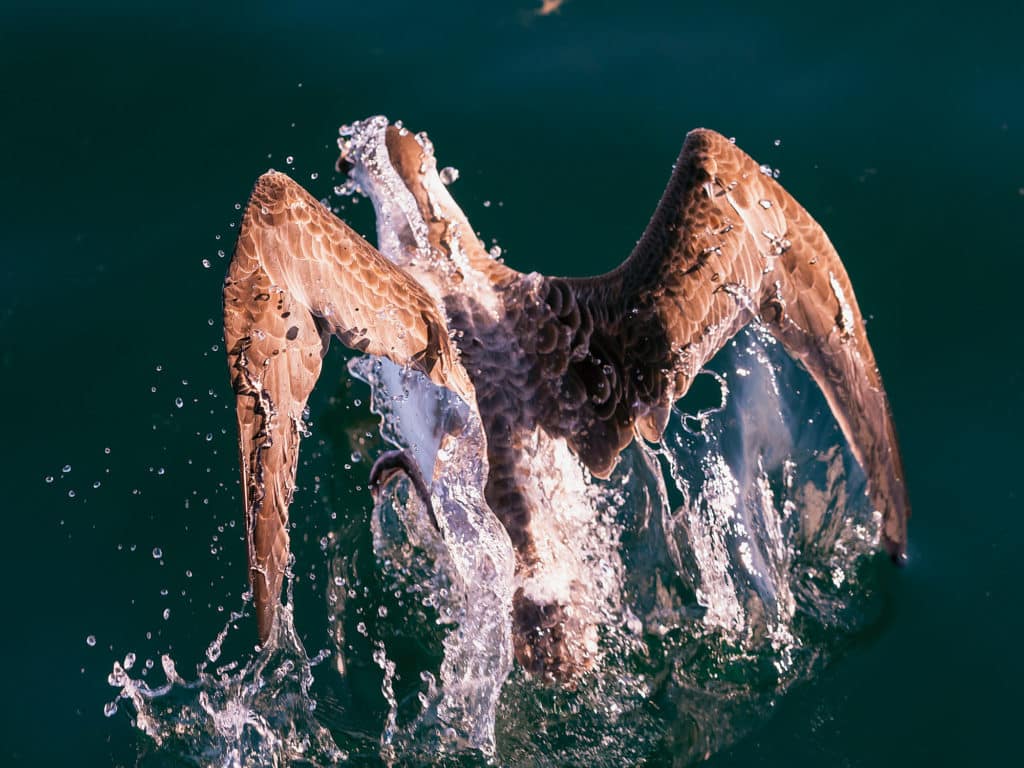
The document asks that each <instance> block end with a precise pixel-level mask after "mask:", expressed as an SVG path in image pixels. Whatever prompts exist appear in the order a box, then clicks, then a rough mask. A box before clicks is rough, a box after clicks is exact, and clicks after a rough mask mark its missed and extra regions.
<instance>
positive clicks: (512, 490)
mask: <svg viewBox="0 0 1024 768" xmlns="http://www.w3.org/2000/svg"><path fill="white" fill-rule="evenodd" d="M386 147H387V155H388V157H389V159H390V166H391V168H392V169H393V170H394V172H395V173H396V174H397V177H398V178H400V179H401V182H402V183H403V184H404V185H405V187H406V188H407V189H408V191H409V192H410V193H411V195H412V199H414V200H415V205H416V207H417V208H418V211H419V216H420V217H421V218H422V220H423V223H424V224H425V225H426V226H425V230H426V232H427V235H426V238H427V241H428V243H427V245H426V246H425V247H424V246H420V250H419V251H415V248H414V246H415V243H413V242H412V240H413V239H414V235H413V233H412V232H411V231H410V232H409V233H407V237H406V238H405V240H403V243H404V245H405V246H406V247H408V249H409V251H410V253H413V252H415V253H418V254H419V255H418V256H415V257H411V258H410V260H409V261H408V262H407V263H406V264H405V265H404V266H402V267H399V266H396V265H395V264H393V263H392V262H390V261H388V260H387V259H386V258H384V257H383V256H382V255H380V254H379V253H378V252H377V251H376V250H375V249H374V248H372V247H371V246H370V245H369V244H367V243H366V242H365V241H364V240H363V239H362V238H360V237H359V236H358V235H356V234H355V233H354V232H353V231H352V230H351V229H349V228H348V227H347V226H346V225H345V224H344V223H343V222H341V221H340V220H338V219H337V218H336V217H334V216H333V215H332V214H331V213H330V212H328V211H327V210H326V209H325V208H324V207H323V206H322V205H320V204H319V203H318V202H317V201H316V200H314V199H313V198H312V197H311V196H309V195H308V194H307V193H306V192H304V191H303V190H302V189H301V188H300V187H299V186H298V185H297V184H295V183H294V182H293V181H291V180H290V179H288V178H287V177H286V176H284V175H282V174H278V173H273V172H271V173H268V174H265V175H264V176H262V177H261V178H260V180H259V181H258V182H257V185H256V189H255V190H254V192H253V196H252V199H251V200H250V202H249V205H248V208H247V209H246V213H245V218H244V220H243V223H242V229H241V233H240V236H239V242H238V246H237V248H236V251H235V255H234V258H233V260H232V262H231V266H230V268H229V273H228V277H227V281H226V284H225V293H224V296H225V336H226V339H227V348H228V358H229V365H230V368H231V375H232V384H233V387H234V389H235V392H236V393H237V397H238V422H239V430H240V453H241V462H242V477H243V494H244V503H245V510H246V523H247V541H248V543H249V568H250V580H251V582H252V585H253V589H254V593H255V603H256V611H257V618H258V624H259V632H260V638H261V640H262V641H265V640H266V639H267V638H268V637H269V635H270V631H271V627H272V623H273V617H274V613H275V610H276V607H277V605H278V602H279V599H280V592H281V585H282V576H283V572H284V568H285V566H286V563H287V558H288V534H287V510H288V504H289V502H290V501H291V496H292V492H293V489H294V483H295V466H296V459H297V454H298V443H299V437H300V434H301V432H302V426H301V414H302V409H303V407H304V406H305V402H306V399H307V397H308V395H309V392H310V391H311V389H312V387H313V384H314V383H315V381H316V378H317V376H318V374H319V371H320V359H321V356H322V355H323V353H324V352H325V350H326V347H327V340H328V337H329V335H331V334H333V335H335V336H337V337H338V338H340V339H341V340H342V341H343V342H344V343H345V344H346V345H348V346H350V347H354V348H357V349H360V350H362V351H366V352H369V353H371V354H375V355H383V356H386V357H389V358H391V359H392V360H394V361H395V362H397V363H399V364H403V365H404V364H409V365H413V366H415V367H417V368H419V369H420V370H422V371H423V372H425V373H427V374H428V375H429V376H430V377H431V379H432V380H433V381H435V382H436V383H438V384H442V385H444V386H447V387H449V388H451V389H453V390H454V391H455V392H456V393H458V394H459V395H460V396H461V397H463V398H464V399H466V400H467V402H471V403H473V402H475V403H476V405H477V407H478V409H479V412H480V416H481V420H482V422H483V425H484V430H485V432H486V436H487V443H488V446H487V448H488V461H489V475H488V480H487V485H486V489H485V492H486V499H487V502H488V504H489V505H490V507H491V509H492V510H493V511H494V512H495V514H496V515H497V516H498V517H499V519H500V520H501V521H502V523H503V524H504V526H505V528H506V530H507V531H508V533H509V536H510V538H511V540H512V543H513V545H514V547H515V549H516V552H517V563H518V566H517V567H518V569H519V571H520V572H521V573H524V574H528V573H529V572H530V570H531V569H532V568H533V567H534V566H535V561H536V556H535V552H534V548H533V539H532V533H531V521H532V520H533V519H534V516H535V515H538V514H543V513H544V510H543V509H536V508H533V506H531V504H532V502H531V496H530V494H529V493H528V486H529V483H530V482H531V480H530V472H531V470H530V467H529V466H528V460H527V457H526V456H525V451H526V448H525V446H526V445H527V444H528V443H529V442H530V439H531V436H532V435H535V434H536V431H537V430H542V431H543V433H544V434H546V435H548V436H550V437H551V438H553V439H560V438H561V439H564V440H565V441H566V442H567V444H568V445H569V447H570V448H571V449H572V451H573V452H574V453H575V454H576V455H577V456H578V457H579V459H580V460H581V461H582V462H583V463H584V464H585V465H586V466H587V467H588V468H589V469H590V470H591V472H592V473H593V474H594V475H596V476H598V477H607V476H608V474H609V473H610V472H611V470H612V468H613V467H614V464H615V462H616V460H617V457H618V455H619V453H620V452H621V451H622V449H623V448H624V447H625V446H627V445H628V444H629V443H630V442H631V441H632V440H633V439H634V437H635V436H636V435H640V436H642V437H643V438H645V439H647V440H649V441H657V440H659V439H660V437H661V435H662V432H663V430H664V428H665V425H666V422H667V419H668V415H669V410H670V408H671V405H672V403H673V402H675V400H677V399H678V398H680V397H682V396H683V395H684V394H685V393H686V391H687V389H688V388H689V386H690V383H691V382H692V380H693V378H694V376H695V375H696V374H697V373H698V371H699V370H700V369H701V368H702V367H703V366H704V364H705V363H706V362H707V361H708V360H709V359H710V358H711V357H712V356H713V355H714V354H715V353H716V352H717V351H718V350H719V349H720V348H721V347H722V345H723V344H724V343H725V342H726V341H727V340H728V339H730V338H731V337H732V336H733V335H734V334H735V333H736V332H737V331H739V330H740V329H741V328H742V327H743V326H744V325H746V324H747V323H749V322H750V321H751V320H753V319H754V318H760V319H761V321H762V322H763V323H764V324H765V325H766V326H767V328H768V329H769V330H770V331H771V332H772V333H773V334H774V335H775V336H776V337H777V338H778V339H779V340H780V341H781V342H782V344H783V346H784V347H785V349H786V350H787V351H788V352H789V354H790V355H792V356H793V357H794V358H796V359H798V360H799V361H801V362H802V363H803V365H804V366H805V367H806V368H807V370H808V371H809V372H810V374H811V375H812V376H813V378H814V380H815V381H816V382H817V384H818V386H819V387H821V389H822V391H823V392H824V394H825V396H826V398H827V399H828V402H829V405H830V406H831V408H832V411H833V413H834V414H835V416H836V419H837V421H838V422H839V424H840V426H841V427H842V430H843V432H844V434H845V435H846V437H847V439H848V441H849V443H850V446H851V448H852V450H853V453H854V455H855V457H856V458H857V460H858V461H859V462H860V463H861V465H862V466H863V467H864V469H865V471H866V474H867V477H868V484H869V489H870V494H871V498H872V500H873V503H874V505H875V507H876V508H877V509H879V510H880V511H881V512H882V513H883V516H884V527H883V541H884V544H885V546H886V548H887V549H888V551H889V552H890V554H891V555H892V556H893V557H894V558H896V559H899V558H901V557H902V556H903V553H904V551H905V544H906V519H907V516H908V515H909V506H908V502H907V496H906V489H905V487H904V484H903V473H902V466H901V462H900V457H899V452H898V448H897V444H896V438H895V432H894V429H893V424H892V418H891V415H890V412H889V406H888V402H887V400H886V396H885V392H884V390H883V389H882V383H881V378H880V376H879V374H878V370H877V368H876V366H875V361H874V357H873V355H872V352H871V348H870V346H869V345H868V341H867V336H866V334H865V331H864V323H863V319H862V317H861V314H860V311H859V309H858V307H857V304H856V300H855V298H854V295H853V289H852V287H851V285H850V282H849V279H848V277H847V275H846V272H845V270H844V269H843V266H842V263H841V262H840V261H839V257H838V255H837V254H836V252H835V249H834V248H833V247H832V244H831V243H830V242H829V240H828V238H827V236H826V235H825V233H824V231H823V230H822V229H821V227H820V226H818V224H817V223H816V222H815V221H814V220H813V219H812V218H811V216H810V215H809V214H808V213H807V212H806V211H805V210H804V209H803V208H802V207H801V206H800V205H799V204H798V203H797V202H796V201H795V200H794V199H793V198H792V197H791V196H790V195H789V194H788V193H787V192H786V191H785V190H784V189H783V188H782V187H781V186H780V185H779V184H778V183H777V182H776V181H774V180H773V179H772V178H770V177H769V176H767V175H765V174H763V173H761V171H760V169H759V166H758V165H757V163H755V162H754V161H753V160H752V159H751V158H750V157H749V156H747V155H746V154H745V153H743V152H742V151H741V150H739V149H738V148H737V147H736V146H735V145H734V144H733V143H731V142H730V141H728V140H727V139H725V138H723V137H722V136H720V135H719V134H717V133H714V132H712V131H707V130H697V131H693V132H692V133H690V134H689V135H688V136H687V139H686V142H685V143H684V145H683V149H682V152H681V154H680V156H679V159H678V161H677V164H676V166H675V169H674V171H673V173H672V177H671V179H670V180H669V184H668V187H667V188H666V190H665V192H664V195H663V196H662V199H661V202H660V203H659V205H658V208H657V210H656V211H655V213H654V216H653V218H652V219H651V222H650V224H649V225H648V227H647V230H646V232H645V233H644V236H643V238H642V239H641V240H640V242H639V243H638V245H637V247H636V249H635V250H634V251H633V253H632V254H631V255H630V257H629V258H628V259H627V260H626V261H625V262H624V263H623V264H622V265H621V266H620V267H619V268H618V269H616V270H614V271H612V272H610V273H608V274H606V275H603V276H600V277H594V278H588V279H575V278H558V277H544V276H541V275H536V274H533V275H523V274H521V273H518V272H515V271H514V270H512V269H510V268H508V267H507V266H505V265H504V264H501V263H499V262H497V261H495V260H493V259H492V258H491V257H490V255H489V254H488V253H487V251H486V250H485V249H484V247H483V245H482V244H481V243H480V241H479V240H478V239H477V237H476V235H475V234H474V233H473V230H472V228H471V227H470V225H469V223H468V221H467V220H466V218H465V216H464V214H463V213H462V211H461V210H460V209H459V208H458V206H457V205H456V204H455V202H454V200H452V198H451V196H450V195H449V194H448V191H447V189H446V188H445V186H444V184H443V183H442V182H441V180H440V178H439V176H438V174H437V170H436V163H435V161H434V157H433V154H432V151H431V148H430V147H429V145H428V144H426V142H424V141H423V140H422V138H421V139H417V138H415V137H413V136H412V134H410V133H408V132H407V131H405V130H404V129H398V128H396V127H389V128H388V129H387V133H386ZM340 162H341V163H342V164H343V165H344V164H345V162H346V158H345V157H344V156H343V158H342V161H340ZM354 162H356V163H358V162H359V160H358V158H356V159H355V161H354ZM425 250H428V251H429V254H430V255H429V257H428V256H424V255H423V253H424V252H425ZM450 332H452V333H451V338H452V339H454V340H455V341H454V344H453V343H452V342H451V341H450V340H449V338H450ZM455 345H457V347H458V353H457V354H456V352H455V349H454V346H455ZM514 612H515V616H514V622H513V626H514V634H515V645H516V656H517V658H518V659H519V660H520V662H521V663H522V664H524V666H526V667H527V668H528V669H529V670H531V671H534V672H542V673H544V674H548V675H551V676H553V677H556V678H560V679H568V678H571V677H573V676H574V675H575V674H576V673H577V672H578V671H579V670H580V669H583V668H585V667H586V666H587V663H588V661H587V659H586V658H580V657H579V654H578V653H575V652H573V651H572V650H571V649H572V647H573V645H572V638H571V637H569V636H567V633H568V629H567V624H566V620H565V615H564V614H565V612H564V611H563V610H562V608H561V606H559V605H557V604H545V605H539V604H537V603H536V602H535V601H532V600H531V599H530V598H529V597H527V596H525V595H524V594H523V592H522V590H520V591H519V592H517V594H516V596H515V600H514Z"/></svg>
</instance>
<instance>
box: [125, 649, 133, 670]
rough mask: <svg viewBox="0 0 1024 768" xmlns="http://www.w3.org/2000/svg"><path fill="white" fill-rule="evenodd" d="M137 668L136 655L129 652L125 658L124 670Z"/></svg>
mask: <svg viewBox="0 0 1024 768" xmlns="http://www.w3.org/2000/svg"><path fill="white" fill-rule="evenodd" d="M134 666H135V654H134V653H132V652H131V651H129V652H128V653H126V654H125V656H124V668H125V669H131V668H132V667H134Z"/></svg>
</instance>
